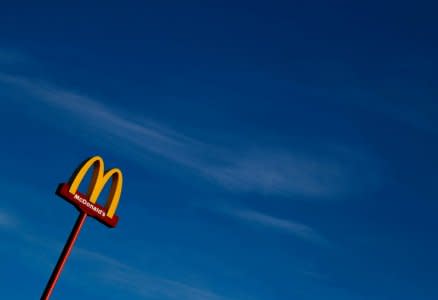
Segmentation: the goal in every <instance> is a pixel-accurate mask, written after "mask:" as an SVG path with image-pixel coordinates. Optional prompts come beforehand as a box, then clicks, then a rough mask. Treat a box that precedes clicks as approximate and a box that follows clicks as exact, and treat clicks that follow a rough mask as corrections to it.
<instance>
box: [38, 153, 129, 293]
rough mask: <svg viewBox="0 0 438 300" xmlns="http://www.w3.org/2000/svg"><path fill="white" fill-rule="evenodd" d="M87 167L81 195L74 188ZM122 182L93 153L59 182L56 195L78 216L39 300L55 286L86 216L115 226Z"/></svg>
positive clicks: (118, 176)
mask: <svg viewBox="0 0 438 300" xmlns="http://www.w3.org/2000/svg"><path fill="white" fill-rule="evenodd" d="M91 168H93V174H92V178H91V182H90V183H89V185H88V192H87V193H85V194H83V193H81V192H79V191H78V189H79V186H80V184H81V182H82V181H83V179H84V177H85V175H86V174H87V172H88V171H89V170H90V169H91ZM110 179H111V181H112V182H111V189H110V193H109V196H108V199H107V202H106V205H105V206H101V205H99V204H98V203H97V199H98V197H99V195H100V193H101V192H102V190H103V188H104V187H105V185H106V184H107V182H108V181H109V180H110ZM122 185H123V175H122V172H121V171H120V170H119V169H116V168H114V169H111V170H108V171H106V172H105V171H104V163H103V160H102V158H101V157H99V156H93V157H91V158H90V159H88V160H86V161H85V162H83V163H82V164H81V165H80V166H79V168H78V169H77V170H76V171H75V172H74V173H73V176H72V177H71V179H70V181H69V182H68V183H63V184H60V185H59V187H58V189H57V191H56V194H57V195H58V196H60V197H62V198H64V199H65V200H67V201H68V202H70V203H71V204H73V205H74V206H75V207H76V208H77V209H78V210H79V216H78V219H77V220H76V223H75V225H74V227H73V229H72V231H71V233H70V236H69V238H68V240H67V242H66V244H65V246H64V249H63V250H62V253H61V256H60V257H59V259H58V262H57V264H56V266H55V268H54V270H53V272H52V275H51V276H50V279H49V281H48V283H47V285H46V288H45V289H44V292H43V295H42V296H41V300H48V299H49V298H50V296H51V295H52V292H53V289H54V288H55V285H56V283H57V281H58V279H59V276H60V275H61V272H62V269H63V268H64V265H65V263H66V261H67V259H68V257H69V255H70V253H71V250H72V249H73V246H74V244H75V242H76V240H77V238H78V235H79V233H80V231H81V229H82V226H83V225H84V223H85V220H86V218H87V216H91V217H93V218H95V219H96V220H98V221H99V222H101V223H103V224H104V225H106V226H108V227H111V228H113V227H115V226H116V225H117V222H118V220H119V217H118V216H116V215H115V212H116V209H117V206H118V204H119V200H120V196H121V193H122Z"/></svg>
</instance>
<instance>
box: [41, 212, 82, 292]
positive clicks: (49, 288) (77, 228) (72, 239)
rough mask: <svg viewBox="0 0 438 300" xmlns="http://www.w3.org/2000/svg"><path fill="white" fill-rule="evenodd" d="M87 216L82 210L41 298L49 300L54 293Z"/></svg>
mask: <svg viewBox="0 0 438 300" xmlns="http://www.w3.org/2000/svg"><path fill="white" fill-rule="evenodd" d="M86 218H87V214H86V213H84V212H81V213H80V215H79V217H78V219H77V220H76V223H75V226H74V227H73V229H72V231H71V233H70V236H69V237H68V240H67V242H66V244H65V246H64V249H63V250H62V253H61V256H60V257H59V259H58V262H57V263H56V266H55V269H53V273H52V275H51V276H50V279H49V282H47V285H46V288H45V290H44V293H43V295H42V296H41V300H48V299H49V298H50V296H51V295H52V292H53V289H54V288H55V285H56V282H57V281H58V278H59V275H61V272H62V269H63V268H64V265H65V262H66V261H67V258H68V257H69V255H70V252H71V249H72V248H73V245H74V244H75V242H76V239H77V238H78V235H79V232H80V231H81V229H82V226H83V225H84V223H85V219H86Z"/></svg>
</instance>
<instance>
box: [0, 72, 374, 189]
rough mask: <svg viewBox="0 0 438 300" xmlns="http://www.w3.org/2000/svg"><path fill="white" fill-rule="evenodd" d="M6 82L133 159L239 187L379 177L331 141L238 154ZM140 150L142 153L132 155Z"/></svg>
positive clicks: (31, 83)
mask: <svg viewBox="0 0 438 300" xmlns="http://www.w3.org/2000/svg"><path fill="white" fill-rule="evenodd" d="M1 82H2V83H4V84H6V85H8V86H14V87H18V88H19V89H20V92H23V91H25V92H26V93H27V94H28V95H29V96H30V98H31V99H33V101H38V102H40V103H43V104H45V105H46V106H47V107H50V108H52V109H53V108H55V112H56V114H57V115H58V114H61V115H62V114H65V115H68V116H69V119H72V120H77V122H72V124H73V125H71V126H82V127H83V128H86V129H87V130H91V131H93V133H97V134H98V135H100V136H101V137H103V138H111V139H112V140H113V139H114V138H115V139H117V141H119V142H120V144H121V145H124V146H126V153H127V154H128V156H129V157H130V158H132V157H134V158H135V159H139V160H141V161H143V162H145V161H148V157H149V156H150V155H149V154H150V153H152V154H154V155H156V156H158V157H162V158H164V159H166V160H169V161H172V162H174V163H177V164H179V165H182V166H184V167H187V168H189V169H191V170H195V171H196V172H197V173H198V174H199V175H201V176H202V177H204V178H206V179H208V180H209V181H212V182H214V183H216V184H219V185H220V186H222V187H225V188H227V189H230V190H233V191H240V192H242V191H243V192H258V193H264V194H273V195H283V196H290V195H303V196H309V197H331V196H337V195H339V194H343V193H346V192H351V191H352V190H354V188H358V187H359V186H362V185H363V186H366V187H365V188H369V187H370V186H371V187H372V186H373V185H375V183H376V182H378V181H379V176H378V171H376V168H375V167H376V164H375V163H374V161H373V159H371V158H369V157H367V156H366V155H364V154H363V153H361V152H360V151H355V150H351V149H345V148H342V147H336V146H335V147H331V146H327V145H325V146H324V148H325V152H322V153H316V152H315V153H313V154H309V153H310V151H309V150H308V149H307V150H306V151H302V152H303V153H297V152H294V153H292V152H291V151H288V150H268V149H264V148H263V147H260V148H258V149H257V150H253V149H247V150H245V151H237V152H233V151H231V150H230V149H226V148H223V147H220V146H217V145H211V144H207V143H204V142H202V141H201V140H198V139H194V138H191V137H189V136H187V135H184V134H181V133H179V132H176V131H174V130H171V129H169V128H167V127H166V126H163V125H161V124H157V123H154V122H151V121H148V120H144V119H143V120H141V121H136V120H134V119H133V117H132V116H130V117H124V116H122V115H121V114H118V113H115V112H114V111H113V110H111V109H110V108H108V107H107V106H105V105H103V104H102V103H100V102H98V101H95V100H93V99H92V98H90V97H87V96H83V95H80V94H77V93H73V92H69V91H65V90H63V89H60V88H57V87H54V86H52V85H50V84H48V83H45V82H39V81H36V80H31V79H29V78H23V77H16V76H10V75H7V74H2V73H0V83H1ZM29 101H30V100H29ZM134 152H135V153H136V154H138V153H140V155H132V154H133V153H134ZM304 153H306V154H304ZM358 170H359V171H358ZM358 174H361V175H360V176H359V175H358ZM354 175H356V177H355V176H354ZM358 176H359V177H360V178H358Z"/></svg>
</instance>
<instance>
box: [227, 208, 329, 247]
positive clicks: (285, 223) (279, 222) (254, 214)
mask: <svg viewBox="0 0 438 300" xmlns="http://www.w3.org/2000/svg"><path fill="white" fill-rule="evenodd" d="M224 212H225V213H227V214H228V215H230V216H233V217H235V218H237V219H239V220H242V221H246V222H249V223H251V224H256V225H259V226H263V227H268V228H272V229H274V230H278V231H281V232H284V233H287V234H290V235H292V236H294V237H296V238H299V239H302V240H306V241H309V242H312V243H315V244H318V245H321V246H330V245H331V243H330V242H329V241H328V240H327V239H326V238H325V237H324V236H323V235H321V234H320V233H318V232H317V231H316V230H315V229H313V228H312V227H310V226H307V225H305V224H302V223H298V222H294V221H292V220H287V219H282V218H277V217H274V216H271V215H267V214H264V213H261V212H258V211H254V210H249V209H228V210H225V211H224Z"/></svg>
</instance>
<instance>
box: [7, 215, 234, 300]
mask: <svg viewBox="0 0 438 300" xmlns="http://www.w3.org/2000/svg"><path fill="white" fill-rule="evenodd" d="M18 224H20V226H18ZM2 227H5V228H6V229H8V230H9V231H11V232H13V233H14V236H15V237H16V242H18V243H20V244H21V245H14V246H13V247H10V249H12V248H14V249H15V250H14V251H15V254H16V257H18V258H21V259H23V260H26V259H28V260H31V261H33V262H34V263H37V264H38V268H39V271H41V270H44V272H49V271H51V269H52V268H53V264H52V263H54V262H53V261H52V262H51V263H50V260H49V257H50V258H51V259H53V258H54V257H56V256H57V255H59V253H58V251H60V249H62V243H61V242H59V241H54V240H52V239H50V238H48V237H46V236H43V235H40V234H39V235H35V234H32V233H31V232H29V230H28V229H27V227H26V226H25V222H19V219H18V218H17V217H16V216H12V214H11V213H10V212H8V211H5V210H0V229H1V228H2ZM35 249H40V251H35ZM71 259H73V260H77V262H82V263H81V264H79V265H82V266H90V265H92V266H93V270H94V272H92V273H87V272H86V271H82V272H81V271H80V270H78V271H79V272H81V274H83V275H84V276H87V277H88V281H92V282H94V285H101V286H102V287H103V286H111V288H113V289H119V290H122V291H124V292H127V293H130V294H132V295H133V296H135V298H136V299H151V298H152V299H167V300H177V299H178V300H179V299H190V300H229V298H226V297H223V296H221V295H218V294H216V293H214V292H212V291H210V290H209V289H205V288H199V287H195V286H193V285H191V284H188V283H183V282H180V281H178V280H170V279H167V278H163V277H159V276H155V275H153V274H149V273H147V272H144V271H143V270H140V269H139V268H138V267H133V266H131V265H129V264H127V263H125V262H122V261H119V260H117V259H114V258H112V257H110V256H107V255H103V254H101V253H98V252H94V251H90V250H88V249H85V248H81V247H75V249H74V251H73V256H72V258H71ZM65 275H67V276H65V277H66V279H67V280H70V281H74V282H75V283H76V280H77V276H68V274H65ZM83 279H84V278H83V277H81V280H80V282H77V284H82V283H83V281H84V280H83ZM96 280H97V281H96Z"/></svg>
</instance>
